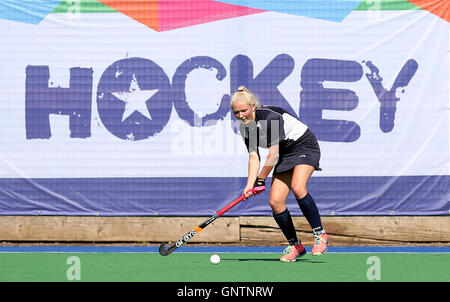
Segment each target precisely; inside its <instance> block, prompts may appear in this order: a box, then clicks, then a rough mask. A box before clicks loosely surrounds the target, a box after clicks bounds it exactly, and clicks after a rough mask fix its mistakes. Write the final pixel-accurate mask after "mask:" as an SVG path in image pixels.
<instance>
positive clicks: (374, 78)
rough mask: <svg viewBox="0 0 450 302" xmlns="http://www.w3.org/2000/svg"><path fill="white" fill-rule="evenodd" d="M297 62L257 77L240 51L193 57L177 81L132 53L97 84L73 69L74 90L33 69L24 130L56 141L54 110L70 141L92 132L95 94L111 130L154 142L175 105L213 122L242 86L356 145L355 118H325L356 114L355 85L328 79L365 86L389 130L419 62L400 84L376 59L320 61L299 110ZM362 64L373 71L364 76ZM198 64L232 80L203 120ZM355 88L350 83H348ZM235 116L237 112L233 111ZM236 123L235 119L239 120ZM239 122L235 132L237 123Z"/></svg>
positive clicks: (89, 73)
mask: <svg viewBox="0 0 450 302" xmlns="http://www.w3.org/2000/svg"><path fill="white" fill-rule="evenodd" d="M294 66H295V62H294V59H293V58H292V57H291V56H289V55H287V54H280V55H277V56H276V57H275V58H273V59H272V61H270V62H269V63H268V64H267V66H266V67H265V68H264V69H262V70H261V71H260V72H259V73H258V74H257V75H255V74H254V68H253V62H252V60H251V59H250V58H249V57H247V56H244V55H237V56H235V57H234V58H233V59H232V60H231V63H230V66H229V74H227V69H226V68H225V66H224V65H223V64H222V63H221V62H219V61H218V60H216V59H214V58H212V57H208V56H197V57H193V58H190V59H188V60H186V61H184V62H183V63H181V64H180V66H179V67H178V68H177V69H176V71H175V73H174V75H173V77H172V78H171V79H170V78H169V76H168V75H167V73H166V72H165V71H164V69H163V68H162V67H161V66H159V65H158V64H157V63H156V62H154V61H152V60H149V59H146V58H126V59H122V60H119V61H116V62H114V63H113V64H111V66H109V67H108V68H106V70H104V71H103V73H102V75H101V77H100V80H99V82H98V84H97V87H96V91H95V92H94V91H93V90H94V87H93V73H94V71H93V70H92V68H81V67H74V68H71V69H70V70H69V76H70V81H69V87H67V88H61V87H49V78H50V71H49V67H48V66H32V65H29V66H27V68H26V81H25V90H26V92H25V130H26V138H27V139H49V138H51V136H52V134H51V125H50V121H49V116H50V115H51V114H57V115H63V116H68V117H69V128H70V137H71V138H89V137H91V117H92V99H93V96H94V99H95V101H96V105H97V110H98V114H99V117H100V119H101V122H102V124H103V125H104V127H105V128H106V130H107V131H108V132H110V133H111V134H112V135H114V136H116V137H118V138H120V139H123V140H130V141H138V140H144V139H149V138H151V137H153V136H155V135H157V134H158V133H159V132H161V131H162V130H163V129H164V127H166V125H167V123H168V122H169V119H170V116H171V114H172V109H175V112H176V114H177V115H178V116H179V117H180V118H181V119H182V120H183V121H185V122H186V123H187V124H188V125H190V126H191V127H211V126H213V125H215V124H216V123H217V121H220V120H224V119H225V118H226V116H227V114H228V113H229V112H230V95H231V94H232V93H233V92H234V91H236V90H237V88H238V87H239V86H240V85H245V86H247V87H248V88H249V89H250V90H252V91H253V92H255V93H256V94H257V95H258V96H259V98H260V101H261V103H262V104H265V105H274V106H279V107H282V108H284V109H285V110H287V111H288V112H290V113H291V114H293V115H294V116H296V117H299V116H300V117H301V120H302V121H303V122H305V123H306V124H307V125H308V126H309V127H310V128H311V130H312V131H313V132H314V133H315V134H316V136H317V138H318V139H319V140H322V141H330V142H354V141H356V140H358V139H359V137H360V135H361V129H360V126H359V125H358V123H357V122H356V121H351V120H334V119H325V118H324V117H323V111H324V110H337V111H351V110H354V109H355V108H356V107H357V106H358V104H359V101H360V100H359V97H358V95H357V94H356V93H355V92H354V91H352V90H351V89H337V88H326V87H324V84H323V83H324V82H326V81H329V82H337V83H339V82H342V83H355V82H359V81H362V80H364V79H365V80H366V81H365V83H366V84H367V85H369V87H370V88H371V89H372V91H373V97H374V98H376V99H377V100H378V101H379V103H380V114H379V115H380V116H379V125H378V126H379V128H380V129H381V131H382V132H383V133H388V132H391V131H393V130H394V128H395V113H396V104H397V102H399V101H400V100H401V97H400V95H399V94H401V93H404V91H405V89H406V87H407V86H408V85H409V84H410V83H411V80H412V78H413V77H414V74H415V73H416V71H417V69H418V66H419V65H418V63H417V62H416V61H415V60H414V59H410V60H408V61H407V62H404V63H403V64H402V65H401V63H399V67H400V66H401V69H400V72H399V74H398V75H397V76H396V77H395V81H394V84H393V85H392V86H391V87H390V88H387V87H385V84H384V83H383V78H382V71H380V70H379V68H378V67H377V66H376V64H375V63H374V62H372V61H363V62H361V63H360V62H356V61H346V60H335V59H323V58H313V59H309V60H307V61H306V62H305V64H304V65H303V66H302V67H301V79H300V85H299V87H298V89H299V99H300V103H299V104H300V105H299V108H298V109H294V108H292V106H291V105H290V103H291V102H288V100H287V99H286V98H285V96H284V95H283V94H282V93H281V91H280V90H279V88H278V86H279V85H280V84H281V83H282V82H283V81H284V80H285V79H286V78H287V77H289V76H290V75H291V73H292V72H293V70H294ZM363 67H365V68H366V69H368V70H369V72H366V73H365V78H364V77H363V75H364V72H363ZM195 69H208V70H213V71H215V72H216V75H215V77H216V79H217V81H224V80H228V81H229V83H230V90H229V92H228V93H224V94H223V95H222V97H221V98H220V100H211V101H214V102H217V103H218V109H217V110H216V111H215V112H211V113H209V114H206V115H205V116H203V117H200V115H199V114H198V113H196V112H195V111H194V110H193V109H192V108H191V106H190V105H189V104H190V101H189V99H188V97H187V95H186V80H187V78H188V77H189V75H190V73H191V72H192V71H193V70H195ZM347 87H348V85H347ZM230 116H231V119H232V120H233V121H235V117H234V116H233V115H232V114H231V115H230ZM232 125H233V123H232ZM232 127H233V130H234V132H235V133H238V128H237V127H234V126H232Z"/></svg>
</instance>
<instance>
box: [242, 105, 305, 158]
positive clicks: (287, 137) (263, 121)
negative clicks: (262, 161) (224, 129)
mask: <svg viewBox="0 0 450 302" xmlns="http://www.w3.org/2000/svg"><path fill="white" fill-rule="evenodd" d="M255 114H256V118H255V121H250V122H249V123H248V124H241V127H240V132H241V135H242V137H243V139H244V141H245V145H246V146H247V149H248V152H249V153H250V152H252V151H257V149H258V147H261V148H269V147H270V146H273V145H276V144H279V147H280V154H282V153H284V152H283V151H287V152H288V153H289V149H290V147H291V145H292V143H294V142H295V141H297V140H298V139H299V138H300V137H301V136H302V135H303V134H304V133H305V132H306V130H307V129H308V126H307V125H305V124H304V123H302V122H301V121H300V120H299V119H298V118H296V117H295V116H293V115H291V114H290V113H289V112H287V111H286V110H284V109H283V108H280V107H276V106H261V107H258V108H256V110H255Z"/></svg>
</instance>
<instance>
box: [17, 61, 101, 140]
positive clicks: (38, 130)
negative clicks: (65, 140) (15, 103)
mask: <svg viewBox="0 0 450 302" xmlns="http://www.w3.org/2000/svg"><path fill="white" fill-rule="evenodd" d="M92 73H93V70H92V69H88V68H80V67H74V68H71V69H70V86H69V88H60V87H57V88H50V87H48V81H49V78H50V72H49V68H48V66H27V69H26V81H25V91H26V92H25V129H26V137H27V139H36V138H41V139H43V138H47V139H48V138H50V137H51V129H50V120H49V115H50V114H60V115H67V116H69V128H70V137H72V138H86V137H90V136H91V111H92Z"/></svg>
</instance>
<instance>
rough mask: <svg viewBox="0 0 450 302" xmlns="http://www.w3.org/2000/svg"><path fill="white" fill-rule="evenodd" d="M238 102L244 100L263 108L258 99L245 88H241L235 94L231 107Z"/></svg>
mask: <svg viewBox="0 0 450 302" xmlns="http://www.w3.org/2000/svg"><path fill="white" fill-rule="evenodd" d="M237 100H244V101H245V102H247V104H249V105H255V106H256V107H261V104H260V103H259V100H258V98H257V97H256V95H254V94H253V93H252V92H251V91H250V90H248V89H247V87H245V86H239V88H238V90H237V91H236V92H235V93H233V95H232V97H231V106H233V103H234V102H235V101H237Z"/></svg>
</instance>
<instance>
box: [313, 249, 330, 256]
mask: <svg viewBox="0 0 450 302" xmlns="http://www.w3.org/2000/svg"><path fill="white" fill-rule="evenodd" d="M327 250H328V249H326V250H325V251H323V252H322V253H312V254H313V256H321V255H323V254H325V253H326V252H327Z"/></svg>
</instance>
